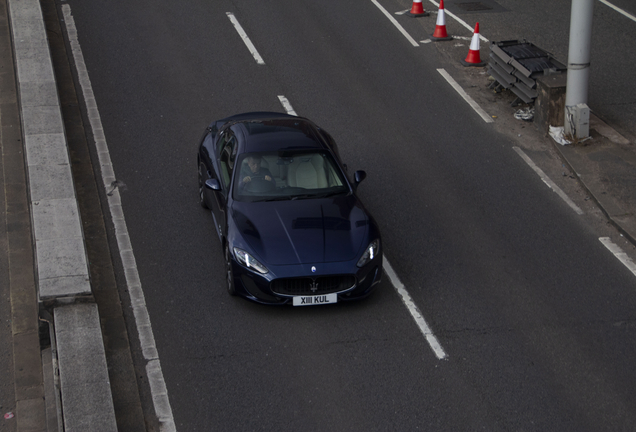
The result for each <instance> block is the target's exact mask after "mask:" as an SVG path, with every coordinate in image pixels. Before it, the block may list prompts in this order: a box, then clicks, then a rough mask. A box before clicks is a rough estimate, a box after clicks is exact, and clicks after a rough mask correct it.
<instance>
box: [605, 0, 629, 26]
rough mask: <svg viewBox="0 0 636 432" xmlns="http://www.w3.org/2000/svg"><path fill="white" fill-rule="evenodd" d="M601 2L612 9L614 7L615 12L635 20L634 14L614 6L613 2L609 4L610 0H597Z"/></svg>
mask: <svg viewBox="0 0 636 432" xmlns="http://www.w3.org/2000/svg"><path fill="white" fill-rule="evenodd" d="M598 1H600V2H601V3H603V4H604V5H606V6H609V7H611V8H612V9H614V10H615V11H616V12H618V13H620V14H623V15H625V16H626V17H627V18H629V19H630V20H632V21H636V16H634V15H632V14H630V13H629V12H627V11H626V10H624V9H621V8H619V7H618V6H614V5H613V4H611V3H610V2H608V1H607V0H598Z"/></svg>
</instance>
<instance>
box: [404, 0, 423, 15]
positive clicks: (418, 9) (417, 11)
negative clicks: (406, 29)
mask: <svg viewBox="0 0 636 432" xmlns="http://www.w3.org/2000/svg"><path fill="white" fill-rule="evenodd" d="M407 15H408V16H412V17H413V18H419V17H424V16H428V12H426V11H425V10H424V6H422V0H413V6H412V7H411V11H410V12H408V13H407Z"/></svg>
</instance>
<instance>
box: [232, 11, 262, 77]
mask: <svg viewBox="0 0 636 432" xmlns="http://www.w3.org/2000/svg"><path fill="white" fill-rule="evenodd" d="M225 14H226V15H227V17H228V18H229V19H230V21H231V22H232V24H233V25H234V28H235V29H236V31H237V32H238V34H239V36H240V37H241V39H243V43H245V46H246V47H247V49H248V50H249V51H250V53H251V54H252V57H254V60H256V63H257V64H259V65H264V64H265V61H264V60H263V57H261V55H260V54H259V53H258V51H257V50H256V47H255V46H254V44H253V43H252V41H251V40H250V38H249V37H248V36H247V33H245V30H243V27H242V26H241V24H240V23H239V22H238V20H237V19H236V17H235V16H234V14H233V13H232V12H226V13H225Z"/></svg>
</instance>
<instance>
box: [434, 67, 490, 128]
mask: <svg viewBox="0 0 636 432" xmlns="http://www.w3.org/2000/svg"><path fill="white" fill-rule="evenodd" d="M437 72H439V73H440V74H441V75H442V76H443V77H444V78H445V79H446V81H448V83H449V84H450V85H451V86H453V88H454V89H455V91H456V92H457V93H459V95H460V96H461V97H462V98H464V100H465V101H466V102H468V105H470V106H471V107H472V109H474V110H475V112H476V113H477V114H479V116H480V117H481V118H482V119H483V120H484V121H485V122H486V123H492V122H493V119H492V117H490V116H489V115H488V113H486V111H484V110H483V109H482V108H481V107H480V106H479V105H478V104H477V102H475V100H474V99H473V98H471V97H470V96H469V95H468V93H466V91H464V89H463V88H461V86H460V85H459V84H457V81H455V80H454V79H453V77H452V76H450V75H449V74H448V72H446V70H445V69H437Z"/></svg>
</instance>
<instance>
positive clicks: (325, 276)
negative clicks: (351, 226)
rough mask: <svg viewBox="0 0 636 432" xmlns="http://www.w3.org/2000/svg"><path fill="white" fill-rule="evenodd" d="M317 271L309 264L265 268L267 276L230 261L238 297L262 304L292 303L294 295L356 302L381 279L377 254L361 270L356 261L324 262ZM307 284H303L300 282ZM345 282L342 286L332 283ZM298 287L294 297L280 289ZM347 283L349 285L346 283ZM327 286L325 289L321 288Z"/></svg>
mask: <svg viewBox="0 0 636 432" xmlns="http://www.w3.org/2000/svg"><path fill="white" fill-rule="evenodd" d="M319 267H320V269H316V271H312V266H311V265H306V264H300V265H289V266H268V269H269V270H270V272H269V273H268V274H266V275H261V274H259V273H256V272H253V271H251V270H249V269H247V268H245V267H243V266H242V265H240V264H238V263H237V262H236V261H234V259H233V260H232V268H233V273H234V284H235V287H236V291H237V294H238V295H240V296H242V297H245V298H247V299H249V300H252V301H255V302H257V303H261V304H270V305H283V304H288V303H289V304H291V303H292V299H293V297H294V295H314V294H327V293H337V294H338V301H339V302H340V301H349V300H359V299H362V298H365V297H367V296H369V295H370V294H371V293H372V292H373V291H374V290H375V288H376V286H377V285H378V284H379V283H380V281H381V279H382V254H378V256H376V257H375V258H374V259H373V260H372V261H371V262H369V263H367V264H366V265H365V266H364V267H362V268H358V267H357V266H356V262H347V263H323V264H320V266H319ZM301 280H303V281H306V282H302V281H301ZM335 280H338V281H347V282H342V283H337V282H334V281H335ZM287 281H293V282H294V283H293V284H291V285H294V286H298V285H300V286H301V287H300V288H295V289H296V290H297V294H293V293H292V290H290V289H281V288H280V287H281V286H283V285H284V286H288V285H290V284H289V283H284V284H283V283H282V282H287ZM348 281H350V282H348ZM303 283H309V284H312V283H313V285H311V288H312V289H313V288H315V291H313V292H306V291H305V290H304V288H302V285H303ZM323 284H324V285H327V287H324V288H323V286H324V285H323Z"/></svg>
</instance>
